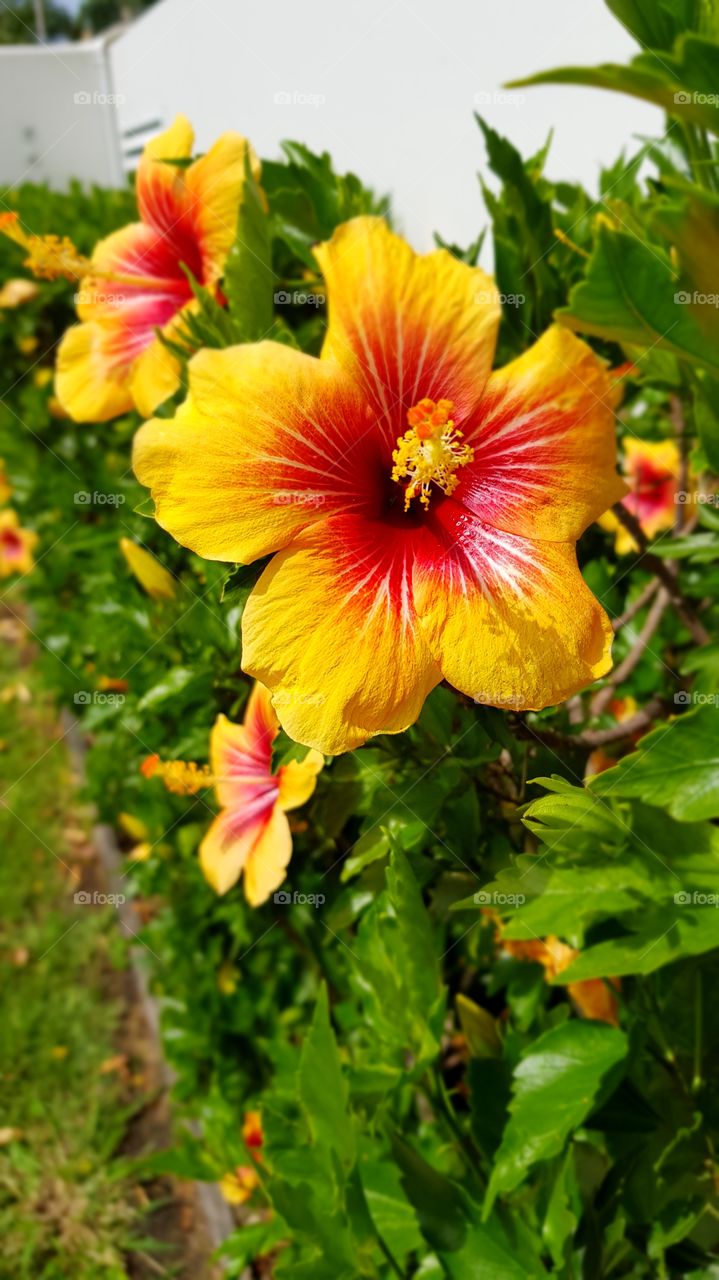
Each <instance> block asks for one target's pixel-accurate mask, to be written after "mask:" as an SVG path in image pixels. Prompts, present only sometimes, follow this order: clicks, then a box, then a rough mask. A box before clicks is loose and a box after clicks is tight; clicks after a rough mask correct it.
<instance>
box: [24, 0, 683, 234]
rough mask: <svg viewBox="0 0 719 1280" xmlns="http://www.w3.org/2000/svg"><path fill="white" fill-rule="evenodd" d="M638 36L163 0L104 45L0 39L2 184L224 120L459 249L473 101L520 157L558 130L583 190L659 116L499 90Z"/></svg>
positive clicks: (433, 6)
mask: <svg viewBox="0 0 719 1280" xmlns="http://www.w3.org/2000/svg"><path fill="white" fill-rule="evenodd" d="M633 47H634V46H633V42H632V40H631V39H630V37H629V36H628V35H627V33H626V32H625V31H624V30H623V28H622V27H621V26H620V25H619V24H618V23H617V22H616V21H615V20H614V19H613V18H612V17H611V15H610V14H609V12H608V10H607V9H606V8H605V6H604V4H603V0H453V2H452V3H445V4H444V5H442V4H440V3H438V0H304V3H298V0H252V2H251V0H160V2H159V3H158V4H156V5H155V7H154V8H152V9H151V10H149V11H148V13H147V14H145V15H144V16H143V17H142V18H140V19H139V20H138V21H137V22H135V23H134V24H133V25H132V26H130V27H129V28H128V29H127V30H126V31H125V32H123V33H120V34H117V35H115V38H114V39H109V40H108V39H105V40H103V39H98V40H94V41H91V42H88V43H85V44H79V45H66V44H53V45H49V46H46V47H45V48H38V47H37V46H35V47H27V48H6V49H1V50H0V112H1V115H0V118H1V119H2V121H3V129H2V143H1V144H0V182H4V183H9V182H13V183H14V182H19V181H21V180H22V178H23V177H25V178H28V179H36V180H41V179H45V180H47V181H49V182H50V183H52V184H53V185H55V186H59V187H61V186H64V185H66V183H67V181H68V179H69V177H70V176H76V177H78V178H80V179H83V180H84V181H86V182H91V181H94V182H99V183H108V184H113V183H115V184H117V183H119V182H121V181H122V180H123V164H124V167H125V168H127V167H131V166H132V165H133V164H134V157H135V156H136V154H137V153H138V152H139V151H140V150H141V149H142V145H143V143H144V142H145V140H146V138H147V136H149V134H150V133H152V132H155V131H157V128H158V126H162V125H164V124H166V123H168V122H169V121H170V120H171V119H172V117H173V116H174V115H175V114H176V113H177V112H178V111H184V112H185V113H186V114H187V115H188V116H189V117H190V119H191V120H192V121H193V122H194V124H195V126H196V130H197V146H198V149H205V148H207V146H208V145H209V144H210V143H211V142H212V141H213V139H214V138H215V137H216V136H217V135H218V134H219V133H221V132H222V131H223V130H224V129H228V128H234V129H238V130H240V131H241V132H243V133H245V134H247V136H248V137H249V138H250V139H251V140H252V142H253V143H254V145H255V147H256V149H257V150H258V151H259V153H260V154H261V155H264V156H267V157H275V156H276V155H277V154H278V150H279V143H280V140H281V139H282V138H295V139H299V140H300V141H304V142H306V143H308V145H309V146H311V147H312V148H314V149H315V150H323V149H326V150H329V151H331V152H332V154H333V156H334V159H335V162H336V164H337V166H338V168H340V169H354V170H355V171H356V172H357V173H358V174H359V176H360V177H362V178H363V179H364V180H365V181H367V182H369V183H370V184H372V185H373V186H374V187H375V189H376V190H377V191H379V192H382V193H384V192H388V191H389V192H391V193H392V195H393V201H394V210H395V214H396V216H397V218H398V221H399V223H400V225H401V226H402V227H403V229H404V230H405V231H406V233H407V234H408V236H409V237H410V239H411V240H412V241H413V242H414V243H415V245H416V247H417V248H420V249H424V248H428V247H430V245H431V243H432V231H433V230H435V229H436V230H438V231H440V232H441V233H442V234H443V235H444V236H445V237H446V238H447V239H450V240H455V241H457V242H458V243H460V244H466V243H468V242H469V241H470V240H471V239H473V238H474V236H475V235H476V233H477V231H478V230H479V228H480V227H481V226H482V225H483V224H484V222H485V215H484V211H483V206H482V203H481V198H480V194H479V188H478V184H477V178H476V174H477V170H478V169H480V168H482V169H483V171H485V172H486V161H485V156H484V149H483V143H482V140H481V137H480V134H479V130H478V129H477V126H476V124H475V122H474V119H473V111H474V109H475V107H478V108H479V110H480V111H481V112H482V114H483V115H484V116H485V117H486V118H487V119H488V120H489V122H490V124H492V125H493V126H494V127H495V128H496V129H498V130H499V131H500V132H503V133H505V134H506V135H507V136H508V137H510V138H511V139H512V141H513V142H514V143H515V145H517V146H518V147H519V149H520V150H521V151H522V152H523V153H524V154H530V153H531V152H532V151H535V150H537V149H538V148H539V147H540V146H541V145H542V144H543V143H544V141H545V139H546V137H547V134H548V132H549V130H550V128H552V127H554V143H553V146H552V150H551V152H550V159H549V164H548V171H549V172H550V174H555V175H557V176H560V177H563V178H567V179H579V180H581V181H582V182H584V183H585V185H587V186H588V187H589V189H590V190H595V189H596V180H597V173H598V168H599V165H600V163H605V164H607V163H611V162H612V161H613V160H614V159H615V158H616V156H617V154H618V153H619V151H620V149H621V148H622V147H623V146H627V145H631V144H630V135H631V134H632V133H637V132H639V133H645V134H650V133H656V132H659V131H660V129H661V115H660V112H659V111H658V110H656V109H655V108H653V107H650V106H647V105H645V104H643V103H640V102H638V101H635V100H633V99H630V98H623V97H619V96H615V95H612V94H607V93H601V92H600V91H598V90H589V89H574V88H571V87H566V88H561V87H557V88H552V87H548V86H547V87H543V88H537V89H531V90H524V91H523V92H522V93H521V94H519V95H518V94H517V93H516V92H514V93H513V94H509V95H508V94H506V93H503V91H502V90H501V85H502V84H503V82H505V81H506V80H508V79H510V78H512V77H517V76H520V75H522V74H523V73H529V72H531V71H535V70H540V69H543V68H547V67H550V66H555V65H559V64H562V63H567V62H579V63H594V62H599V61H606V60H610V59H623V58H625V57H627V56H629V55H630V54H631V53H632V51H633ZM78 94H79V95H82V96H83V99H86V98H88V97H89V99H90V100H89V101H86V100H82V99H81V100H80V101H78V100H77V95H78ZM115 103H116V104H117V105H115ZM118 122H119V126H120V128H119V130H118Z"/></svg>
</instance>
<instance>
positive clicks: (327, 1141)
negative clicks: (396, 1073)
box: [298, 983, 355, 1166]
mask: <svg viewBox="0 0 719 1280" xmlns="http://www.w3.org/2000/svg"><path fill="white" fill-rule="evenodd" d="M298 1091H299V1098H300V1102H301V1103H302V1106H303V1107H304V1110H305V1112H306V1115H307V1121H308V1124H309V1126H310V1131H311V1133H312V1135H313V1137H314V1140H315V1142H317V1143H318V1144H319V1145H320V1146H324V1147H328V1148H330V1149H331V1150H332V1151H335V1152H336V1153H337V1155H338V1157H339V1159H340V1160H341V1162H342V1163H343V1164H344V1165H345V1166H349V1165H352V1164H353V1163H354V1159H355V1134H354V1128H353V1125H352V1120H351V1118H350V1116H349V1113H348V1111H347V1097H348V1092H349V1090H348V1086H347V1082H346V1080H345V1078H344V1076H343V1074H342V1067H341V1065H340V1056H339V1053H338V1051H337V1041H336V1039H335V1034H334V1031H333V1030H332V1026H331V1023H330V1015H329V1000H328V996H327V987H326V985H325V984H324V983H323V984H322V986H321V987H320V990H319V994H318V996H317V1004H316V1005H315V1013H314V1017H313V1019H312V1024H311V1026H310V1029H309V1031H308V1033H307V1037H306V1039H305V1042H304V1044H303V1046H302V1055H301V1057H300V1066H299V1072H298Z"/></svg>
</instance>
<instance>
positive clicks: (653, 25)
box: [605, 0, 717, 50]
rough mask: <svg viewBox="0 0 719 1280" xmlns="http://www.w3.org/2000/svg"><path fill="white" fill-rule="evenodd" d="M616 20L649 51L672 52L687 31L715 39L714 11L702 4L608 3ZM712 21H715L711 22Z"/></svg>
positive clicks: (678, 0) (666, 0) (679, 0)
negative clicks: (676, 42)
mask: <svg viewBox="0 0 719 1280" xmlns="http://www.w3.org/2000/svg"><path fill="white" fill-rule="evenodd" d="M605 2H606V5H607V7H608V8H609V9H611V11H612V13H613V14H614V16H615V18H618V19H619V21H620V22H621V23H623V24H624V26H625V27H626V28H627V30H628V31H630V32H631V34H632V35H633V36H634V37H635V38H636V39H637V40H638V41H639V43H640V44H641V45H643V46H644V48H646V49H666V50H669V49H671V48H672V46H673V44H674V41H675V40H676V38H677V36H680V35H682V34H683V32H685V31H691V30H695V31H701V32H703V33H704V34H705V35H712V34H714V35H716V34H717V33H716V30H712V28H716V17H715V16H713V8H712V6H710V5H706V4H704V3H702V0H605ZM712 19H713V20H712Z"/></svg>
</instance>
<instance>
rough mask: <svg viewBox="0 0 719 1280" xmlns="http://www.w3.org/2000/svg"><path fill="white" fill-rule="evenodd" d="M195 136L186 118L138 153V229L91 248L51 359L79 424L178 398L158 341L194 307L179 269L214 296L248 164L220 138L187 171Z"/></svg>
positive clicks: (238, 140)
mask: <svg viewBox="0 0 719 1280" xmlns="http://www.w3.org/2000/svg"><path fill="white" fill-rule="evenodd" d="M193 143H194V133H193V130H192V126H191V124H190V122H189V121H188V120H187V119H186V118H185V117H184V116H181V115H180V116H177V118H176V120H175V121H174V123H173V124H172V125H171V126H170V128H169V129H166V130H165V132H164V133H162V134H160V135H159V136H158V137H156V138H153V139H152V140H151V141H150V142H149V143H148V144H147V146H146V147H145V150H144V152H143V155H142V158H141V160H140V163H139V166H138V170H137V203H138V209H139V214H140V221H139V222H134V223H131V224H130V225H129V226H127V227H123V228H122V229H121V230H120V231H115V232H113V234H112V235H110V236H107V237H106V239H104V240H101V241H100V242H99V244H97V245H96V246H95V249H94V251H93V254H92V257H91V259H90V261H89V264H87V265H86V270H85V271H83V278H82V279H81V280H80V284H79V289H78V293H77V298H76V304H77V314H78V317H79V319H80V321H81V323H80V324H78V325H74V326H73V327H72V328H70V329H68V331H67V333H66V334H65V336H64V338H63V340H62V342H61V343H60V348H59V351H58V359H57V378H56V383H55V389H56V392H57V396H58V399H59V401H60V403H61V404H62V405H63V406H64V408H65V409H66V410H67V412H68V414H69V415H70V417H71V418H74V419H75V421H77V422H103V421H106V420H107V419H109V418H114V417H116V416H117V415H118V414H121V413H126V412H127V411H128V410H130V409H132V408H133V407H137V408H138V409H139V411H140V413H142V414H145V415H148V414H150V413H152V412H153V410H154V409H156V408H157V406H158V405H159V404H160V403H161V402H162V401H163V400H166V399H167V397H168V396H169V395H172V393H173V392H174V391H175V390H176V389H177V386H178V383H179V363H178V361H177V359H176V358H175V356H174V355H172V354H171V353H170V352H169V351H168V349H167V347H166V346H165V345H164V344H163V343H162V342H161V340H160V339H159V338H158V336H157V332H156V331H157V330H158V329H159V330H161V331H162V333H163V334H164V335H165V336H166V337H174V338H176V339H177V337H178V331H179V330H180V329H181V321H182V315H183V312H185V311H187V310H193V309H195V307H196V303H195V300H194V296H193V293H192V288H191V285H190V282H189V280H188V278H187V274H186V272H185V271H184V270H183V267H186V268H188V269H189V271H190V272H191V273H192V275H193V276H194V277H195V279H196V280H197V281H198V283H199V284H201V285H203V286H205V287H206V288H209V289H211V290H212V291H213V292H217V289H218V285H219V281H220V279H221V277H222V275H223V273H224V269H225V261H226V259H227V255H228V253H229V251H230V248H231V247H232V245H233V243H234V239H235V234H236V230H237V216H238V211H239V207H240V203H241V201H242V195H243V189H244V185H245V158H246V157H249V161H250V164H251V167H252V170H253V173H254V174H255V175H256V176H257V177H259V163H258V161H257V160H256V157H255V156H254V153H253V151H252V149H251V148H250V146H249V143H248V142H246V140H245V139H244V138H242V137H241V136H240V135H239V134H238V133H224V134H222V136H221V137H220V138H218V140H217V142H215V143H214V145H213V146H212V147H210V149H209V151H208V152H207V153H206V155H204V156H202V157H201V158H200V159H199V160H195V161H194V162H193V163H191V164H188V165H178V164H173V163H172V161H176V160H179V161H181V160H183V159H185V158H186V159H189V158H190V156H191V155H192V149H193Z"/></svg>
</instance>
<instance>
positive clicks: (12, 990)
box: [0, 619, 167, 1280]
mask: <svg viewBox="0 0 719 1280" xmlns="http://www.w3.org/2000/svg"><path fill="white" fill-rule="evenodd" d="M0 630H2V632H3V634H2V635H0V779H1V781H0V850H1V851H2V853H1V856H0V903H2V908H1V915H2V918H1V919H0V1239H1V1240H2V1245H1V1246H0V1277H2V1280H5V1278H6V1277H7V1280H10V1278H11V1277H12V1280H56V1278H59V1277H62V1278H66V1277H72V1280H100V1277H102V1280H124V1278H125V1277H126V1276H127V1275H128V1274H130V1273H129V1272H128V1270H127V1263H126V1260H127V1257H128V1252H129V1251H132V1250H133V1249H135V1248H141V1247H142V1243H141V1242H140V1241H139V1239H138V1235H139V1231H140V1230H141V1229H142V1222H143V1214H144V1213H145V1212H146V1209H147V1207H148V1200H147V1196H146V1195H145V1193H144V1191H143V1189H142V1187H141V1186H139V1185H137V1181H136V1179H135V1180H133V1178H132V1176H131V1173H130V1166H129V1163H128V1162H127V1161H126V1160H124V1159H123V1158H122V1156H121V1155H120V1154H119V1148H120V1145H121V1143H122V1140H123V1137H124V1134H125V1131H126V1127H127V1123H128V1115H129V1108H128V1097H129V1096H131V1086H130V1085H128V1081H127V1071H126V1069H124V1060H123V1059H122V1057H121V1056H118V1053H117V1039H116V1037H117V1031H118V1025H119V1020H120V1017H121V1006H120V1002H119V1000H117V999H113V998H112V997H111V996H110V997H109V996H108V992H109V991H111V990H112V987H113V985H114V986H115V989H117V981H118V980H117V977H115V978H114V983H113V970H115V971H116V970H117V967H118V964H119V963H121V950H122V946H123V943H122V939H121V938H120V936H119V931H118V930H117V925H116V921H115V919H114V918H113V909H112V908H106V909H103V908H96V907H94V906H88V905H80V904H77V903H76V902H75V901H74V893H75V892H76V890H77V886H78V884H79V883H80V880H81V876H82V875H83V874H86V873H87V869H88V867H89V866H90V865H91V864H90V863H89V861H88V845H87V826H88V824H87V818H86V815H83V814H82V812H81V811H79V810H78V806H77V801H76V799H75V794H74V787H73V779H72V777H71V770H70V763H69V759H68V755H67V752H66V749H65V744H64V743H63V742H62V741H61V740H60V738H61V734H60V731H59V730H58V728H57V723H56V718H55V715H54V713H53V710H52V708H51V707H49V706H48V705H47V704H46V703H44V702H43V698H42V695H41V694H39V693H38V691H37V690H35V689H34V688H33V684H32V674H31V672H30V671H29V669H28V668H27V666H26V665H25V664H23V658H22V652H21V644H22V640H21V637H20V636H18V635H17V634H15V632H16V631H17V627H16V624H15V623H14V622H12V621H10V620H8V619H1V620H0ZM8 641H10V642H9V643H8ZM18 641H20V643H18ZM121 1067H122V1068H123V1070H120V1068H121ZM123 1075H124V1077H125V1078H124V1079H123V1078H122V1077H123ZM157 1269H158V1271H159V1272H161V1273H163V1274H167V1273H166V1272H164V1269H163V1268H161V1267H159V1266H158V1268H157ZM132 1274H133V1275H134V1274H137V1272H136V1271H133V1272H132Z"/></svg>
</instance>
